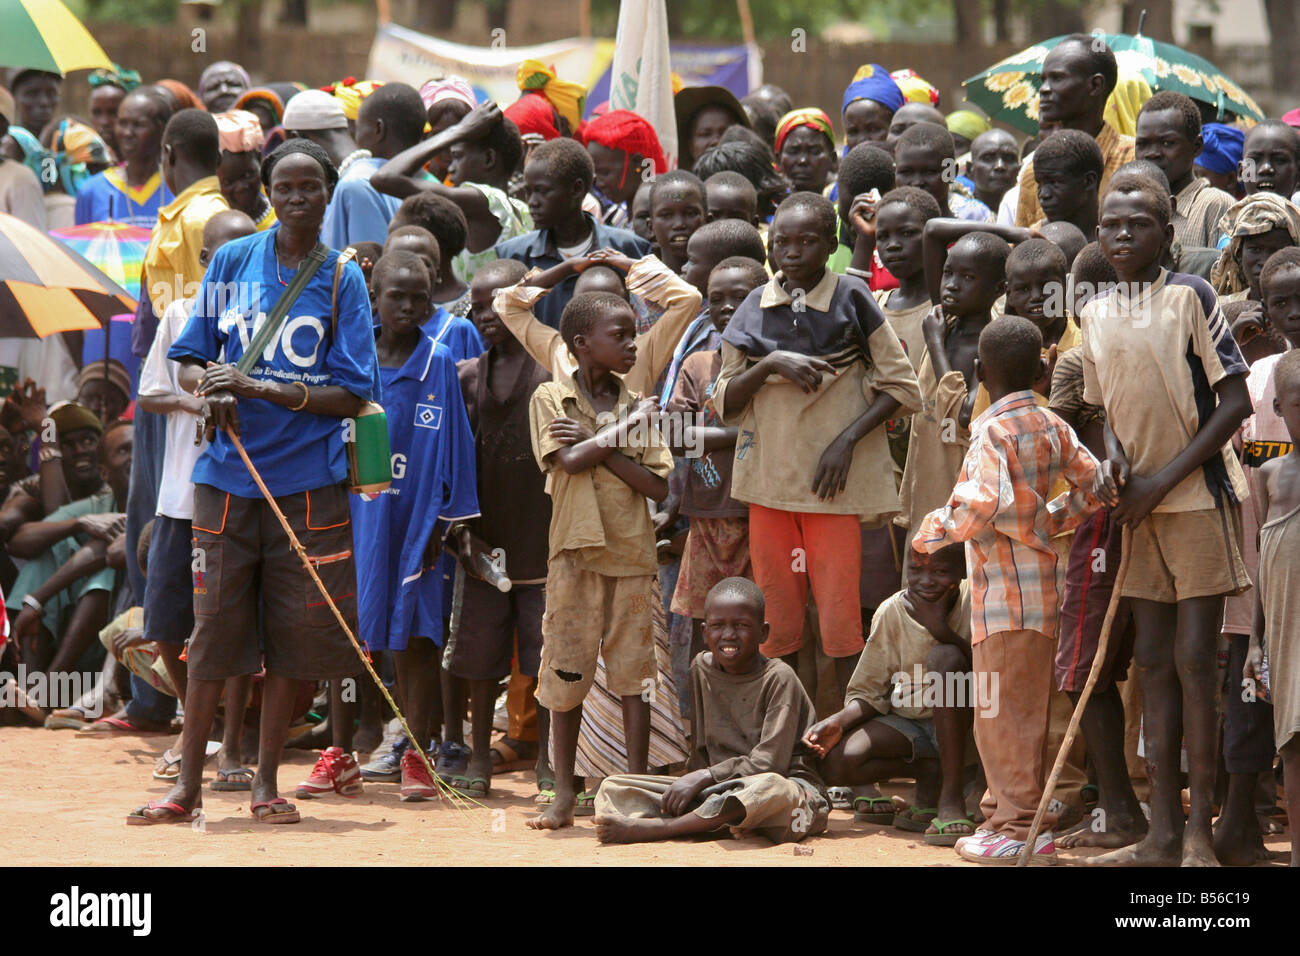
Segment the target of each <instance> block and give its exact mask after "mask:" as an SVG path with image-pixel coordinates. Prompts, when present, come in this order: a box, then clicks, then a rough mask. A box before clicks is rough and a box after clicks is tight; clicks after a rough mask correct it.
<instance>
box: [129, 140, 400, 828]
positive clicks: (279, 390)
mask: <svg viewBox="0 0 1300 956" xmlns="http://www.w3.org/2000/svg"><path fill="white" fill-rule="evenodd" d="M262 176H263V180H264V182H265V184H266V186H267V192H268V194H269V196H270V199H271V204H272V205H273V206H274V207H275V212H276V217H277V219H278V220H279V226H278V227H276V228H273V229H271V230H269V231H267V232H262V233H257V234H256V235H253V236H249V237H247V238H245V239H240V240H236V241H234V242H231V243H228V244H227V245H225V246H223V247H222V248H221V249H220V250H219V251H218V253H217V254H216V255H215V256H214V257H213V260H212V263H211V265H210V266H209V268H208V271H207V274H206V276H205V277H204V282H203V286H202V288H201V289H200V290H199V294H198V297H197V301H196V303H195V310H194V314H193V316H192V318H191V319H190V323H189V325H188V326H187V328H186V330H185V332H184V333H183V334H182V335H181V336H180V338H178V339H177V340H176V342H175V343H174V344H173V346H172V348H171V350H170V352H169V353H168V355H169V357H170V358H172V359H175V360H177V361H179V362H181V363H182V369H181V373H180V381H181V385H182V387H184V388H187V389H190V390H192V391H193V392H194V393H195V394H196V395H198V396H200V397H201V398H203V399H204V400H205V402H206V413H205V417H204V421H205V423H206V425H207V427H208V431H209V436H210V438H211V441H212V444H211V445H210V446H209V447H208V450H207V451H206V452H205V453H204V454H203V456H202V457H201V458H200V459H199V462H198V464H197V465H196V466H195V469H194V482H195V492H194V522H193V527H194V535H195V551H194V561H193V568H194V614H195V626H194V634H193V636H192V637H191V638H190V641H189V644H188V659H189V687H188V692H187V694H186V700H185V716H186V720H185V733H184V740H183V744H182V755H181V756H182V760H181V774H180V779H179V780H178V782H177V784H176V786H175V787H173V788H172V790H171V792H170V793H168V794H167V796H166V797H165V798H164V799H163V800H162V801H156V802H153V803H150V804H148V805H146V806H143V807H140V808H137V809H136V810H135V811H133V812H132V813H131V814H130V815H129V816H128V817H127V822H128V823H131V824H152V823H176V822H188V821H190V820H193V819H194V818H195V816H196V810H197V808H198V807H199V806H200V804H201V799H200V787H201V784H202V773H203V769H202V768H203V752H204V743H205V741H206V739H207V736H208V732H209V730H210V728H211V725H212V720H213V717H214V714H215V711H216V706H217V703H218V701H219V698H220V694H221V688H222V684H223V682H224V680H225V679H226V678H227V677H232V676H237V675H240V674H249V673H256V672H257V671H259V670H260V669H261V667H262V661H263V657H264V658H265V666H266V685H265V697H264V702H263V707H262V725H261V738H260V746H259V756H258V767H257V770H258V772H257V776H256V777H255V778H254V780H253V789H252V806H251V809H252V812H253V814H254V817H255V818H256V819H257V820H258V821H259V822H264V823H296V822H298V820H299V815H298V811H297V810H296V809H295V808H294V806H293V805H292V804H290V803H288V802H287V801H285V800H284V798H282V797H279V796H278V795H277V781H276V776H277V771H278V769H279V763H280V756H281V752H282V750H283V747H284V742H285V739H286V737H287V734H288V729H289V719H290V716H291V714H290V708H291V706H292V701H293V697H294V685H295V682H296V681H300V680H325V679H330V680H333V681H334V682H335V684H336V685H337V684H340V683H346V681H345V680H344V679H346V678H349V677H352V676H353V675H355V674H357V673H358V672H359V671H360V669H361V663H360V661H359V660H358V657H357V653H356V651H355V650H354V648H353V646H352V644H351V642H350V641H349V639H348V637H347V634H346V632H345V630H344V629H343V627H342V626H340V624H339V622H338V620H337V619H336V617H335V616H334V612H333V610H332V609H331V607H330V605H329V603H328V602H327V601H326V600H325V599H324V597H323V596H322V594H321V593H320V591H319V590H318V588H317V586H316V584H315V582H314V581H313V580H312V577H311V575H309V573H308V572H307V570H306V568H304V566H303V564H302V562H301V560H300V559H299V557H298V556H297V555H296V554H294V552H293V550H292V548H291V545H290V542H289V539H288V537H287V536H286V535H285V533H284V530H283V528H282V527H281V525H280V524H279V519H278V518H277V516H276V513H275V510H276V509H277V508H278V510H279V511H280V512H282V513H283V514H284V515H285V516H286V518H287V519H288V521H289V523H290V525H291V527H292V529H293V531H294V533H295V534H296V536H297V538H298V540H300V541H301V542H302V545H303V546H304V548H305V551H306V554H307V558H308V560H309V561H310V563H311V565H312V567H313V568H314V570H315V572H316V575H317V576H318V577H319V578H320V579H321V580H322V581H323V582H324V584H325V586H326V587H327V588H328V590H329V592H330V594H331V596H332V597H333V600H334V602H335V603H336V604H337V605H338V607H339V608H340V610H341V611H342V613H343V615H344V616H345V618H346V619H347V620H348V622H349V625H350V626H352V627H354V628H355V621H356V598H355V586H356V576H355V575H356V573H355V568H354V564H353V558H352V528H351V524H350V519H349V511H348V500H347V491H346V488H345V487H344V485H343V480H344V477H345V475H346V473H347V461H346V457H345V444H344V443H345V441H347V440H349V437H350V436H349V434H348V433H349V429H350V426H351V424H352V423H351V421H350V419H351V418H352V416H355V415H356V414H357V413H358V412H359V411H360V410H361V408H362V406H363V405H364V404H365V402H366V401H370V400H375V399H377V398H378V397H379V396H378V393H379V380H378V366H377V362H376V358H375V346H374V338H373V333H372V331H371V318H370V306H369V301H368V298H367V295H366V290H365V283H364V280H363V278H362V275H361V271H360V269H359V268H358V267H353V266H351V265H348V266H347V267H345V268H344V269H343V270H341V273H340V275H339V277H338V281H337V282H335V275H334V273H335V264H336V263H337V261H338V253H336V252H334V251H332V250H329V249H326V248H325V247H324V246H322V245H321V244H320V242H319V235H320V227H321V220H322V219H323V217H324V213H325V206H326V204H327V203H328V202H329V198H330V195H331V193H332V191H333V188H334V185H335V183H336V182H337V181H338V173H337V170H336V169H335V167H334V164H333V163H332V162H330V160H329V157H328V156H326V154H325V152H324V150H322V149H320V147H318V146H316V145H315V144H313V143H309V142H307V141H304V140H291V141H289V142H287V143H285V144H284V145H282V146H281V147H280V148H279V149H277V150H276V151H275V152H274V153H272V154H271V156H270V157H268V159H267V161H266V164H265V165H264V166H263V171H262ZM268 311H269V315H266V314H264V313H266V312H268ZM335 316H336V317H337V318H336V319H335ZM245 352H248V353H251V354H252V355H256V356H257V358H256V359H253V360H250V361H241V358H242V356H244V354H245ZM218 360H222V361H224V362H226V363H232V362H233V363H236V364H218ZM232 435H236V436H239V437H240V438H241V439H242V445H243V447H244V448H246V449H247V453H248V455H249V457H250V458H251V460H252V461H253V462H255V463H256V465H257V468H258V469H259V471H260V473H261V475H262V478H263V480H264V482H265V485H266V487H267V488H268V490H269V492H270V494H271V495H272V497H273V499H274V504H275V508H273V507H272V505H271V503H270V502H267V501H265V500H263V497H262V493H261V491H260V490H259V486H258V484H257V482H256V481H255V479H254V478H253V476H252V475H251V474H250V473H249V470H248V468H247V467H246V466H245V464H244V461H243V460H242V456H241V455H240V453H239V452H240V448H239V447H238V446H237V444H236V442H235V441H234V440H233V439H232V437H231V436H232ZM354 691H355V688H354ZM354 699H355V693H354ZM348 723H349V724H350V723H351V722H350V721H348ZM333 749H334V748H331V750H333ZM327 754H328V752H327ZM333 756H334V760H333V762H332V766H333V770H334V771H336V776H337V777H338V778H339V779H340V780H351V777H352V775H353V774H354V773H355V759H354V758H353V757H352V755H351V754H349V753H343V752H342V749H341V748H340V753H339V754H337V755H333ZM357 780H359V776H358V777H357ZM339 789H340V792H342V791H343V789H344V788H343V787H340V788H339Z"/></svg>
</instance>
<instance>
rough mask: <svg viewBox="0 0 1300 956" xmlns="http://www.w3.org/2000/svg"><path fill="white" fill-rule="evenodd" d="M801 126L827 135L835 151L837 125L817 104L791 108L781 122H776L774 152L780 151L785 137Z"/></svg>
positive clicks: (773, 142)
mask: <svg viewBox="0 0 1300 956" xmlns="http://www.w3.org/2000/svg"><path fill="white" fill-rule="evenodd" d="M800 126H807V127H808V128H809V129H815V130H816V131H817V132H819V133H821V134H822V135H823V136H825V137H826V139H827V141H828V142H829V143H830V148H831V151H832V152H834V150H835V127H833V126H832V125H831V118H830V117H829V116H827V115H826V114H825V113H824V112H823V111H822V110H819V109H817V107H815V106H805V107H804V108H802V109H797V110H791V111H790V112H788V113H786V114H785V115H784V116H782V117H781V122H779V123H777V124H776V136H775V137H774V138H773V140H772V147H773V150H774V152H777V153H780V152H781V146H782V144H783V143H785V138H786V137H787V136H789V135H790V133H791V132H792V131H793V130H796V129H798V128H799V127H800Z"/></svg>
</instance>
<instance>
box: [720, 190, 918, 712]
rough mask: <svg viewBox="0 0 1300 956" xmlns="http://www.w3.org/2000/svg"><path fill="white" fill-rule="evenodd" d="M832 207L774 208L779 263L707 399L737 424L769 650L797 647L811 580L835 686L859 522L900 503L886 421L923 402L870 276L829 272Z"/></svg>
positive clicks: (808, 197)
mask: <svg viewBox="0 0 1300 956" xmlns="http://www.w3.org/2000/svg"><path fill="white" fill-rule="evenodd" d="M836 224H837V223H836V218H835V207H834V206H833V205H832V204H831V203H830V202H829V200H826V199H824V198H823V197H821V196H818V195H816V194H814V193H806V192H805V193H795V194H794V195H793V196H791V197H790V198H789V199H786V200H785V201H784V202H783V203H782V204H781V205H780V207H778V209H777V214H776V217H775V218H774V219H773V224H772V242H771V257H772V260H773V264H774V265H775V266H777V267H778V268H779V270H780V271H778V272H777V274H776V275H775V276H774V277H773V278H772V279H771V281H769V282H768V283H767V284H766V285H764V286H762V287H761V288H759V289H755V290H754V291H753V292H751V293H750V295H749V297H748V298H746V299H745V301H744V303H743V304H742V305H741V306H740V308H738V309H737V310H736V314H735V316H734V317H733V318H732V320H731V323H730V324H729V325H728V326H727V330H726V332H724V333H723V336H722V369H721V371H720V372H719V373H718V378H717V382H716V383H715V385H714V393H713V402H714V406H715V407H716V408H717V410H718V414H719V417H720V418H721V419H722V421H723V423H724V424H726V425H737V426H739V428H740V434H739V437H738V439H737V442H736V455H735V466H734V470H733V472H732V496H733V497H734V498H736V499H737V500H739V501H744V502H747V503H748V504H749V526H750V542H751V547H750V550H751V556H752V558H753V563H754V578H755V580H756V581H757V582H758V583H759V586H760V587H761V588H763V591H764V593H765V595H766V596H767V598H768V600H769V606H768V610H769V621H770V623H771V625H772V629H771V635H770V637H769V638H768V640H767V642H766V643H765V645H764V648H765V649H764V653H765V654H768V655H769V656H773V657H776V656H782V655H793V654H794V653H795V652H797V651H798V650H799V649H800V647H802V645H803V631H804V616H805V610H806V603H807V597H808V589H809V587H811V589H812V592H813V594H814V595H815V597H816V600H817V609H818V616H819V619H820V623H821V638H822V646H823V648H824V649H825V651H826V653H827V654H828V655H829V656H831V657H833V658H835V659H836V665H835V666H836V674H837V676H838V678H839V685H840V689H841V691H842V690H843V688H844V686H845V685H846V684H847V682H848V677H849V675H850V674H851V673H852V670H853V659H854V656H855V655H856V654H857V653H858V652H859V651H861V650H862V621H861V608H860V605H859V597H858V583H859V572H860V569H861V534H860V522H861V523H864V524H868V525H871V526H874V525H878V524H880V523H881V522H884V521H886V520H888V519H889V518H890V517H892V516H893V515H894V514H897V512H898V500H897V491H896V490H895V485H894V477H893V465H892V463H891V460H890V456H889V450H888V445H887V443H886V438H885V430H884V429H883V428H881V427H880V426H881V425H883V424H884V423H885V422H886V421H887V420H889V419H890V418H893V417H895V416H897V415H898V413H899V412H900V411H901V410H902V409H904V408H907V409H914V408H916V407H918V406H919V404H920V395H919V392H918V388H917V384H916V375H915V373H914V372H913V371H912V366H911V364H910V363H909V362H908V360H907V355H906V354H905V353H904V352H903V348H902V346H901V345H900V344H899V341H898V336H897V334H895V332H894V330H893V329H892V328H891V327H890V325H889V323H888V322H887V321H885V317H884V316H883V315H882V314H881V312H880V308H879V306H877V305H876V303H875V300H874V299H873V298H872V297H871V293H870V291H869V290H868V289H867V286H866V283H864V282H863V281H862V280H861V279H858V278H856V277H855V276H838V275H836V274H835V273H833V272H830V271H828V270H827V268H826V261H827V259H828V258H829V256H830V254H831V251H832V250H833V249H834V247H835V243H836Z"/></svg>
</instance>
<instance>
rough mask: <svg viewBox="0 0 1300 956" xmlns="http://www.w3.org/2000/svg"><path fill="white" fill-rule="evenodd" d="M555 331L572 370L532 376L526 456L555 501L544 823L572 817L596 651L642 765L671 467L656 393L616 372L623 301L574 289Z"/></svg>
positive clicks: (632, 764)
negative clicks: (551, 779) (658, 532)
mask: <svg viewBox="0 0 1300 956" xmlns="http://www.w3.org/2000/svg"><path fill="white" fill-rule="evenodd" d="M560 330H561V332H560V334H561V335H562V336H563V337H564V342H565V345H567V346H568V348H569V351H570V353H571V354H572V356H573V357H574V358H575V359H576V360H577V363H578V368H577V370H576V371H575V372H572V373H565V372H560V373H559V374H557V375H556V377H555V379H554V380H553V381H550V382H545V383H543V384H542V385H540V386H538V388H537V391H536V392H534V393H533V397H532V400H531V404H530V406H529V423H530V426H531V431H532V443H533V454H534V455H535V456H536V458H537V462H538V464H539V465H540V466H541V468H542V470H543V471H545V472H546V473H547V483H548V490H549V491H550V494H551V501H552V506H553V511H552V515H551V530H550V554H549V557H548V564H547V575H546V591H547V609H546V615H545V617H544V618H543V621H542V660H541V666H540V671H541V673H540V675H539V678H538V687H537V702H538V704H539V705H541V706H543V707H546V708H547V709H548V710H550V711H551V727H552V739H553V743H554V746H553V753H554V758H555V776H556V787H555V800H554V802H553V803H552V804H551V805H550V806H549V807H548V808H547V809H546V810H545V811H544V812H543V813H542V814H541V815H539V816H538V817H537V818H535V819H533V820H530V821H529V823H528V825H529V826H530V827H532V828H534V829H547V830H553V829H557V828H559V827H565V826H571V825H572V823H573V811H574V808H575V806H576V804H577V794H576V792H575V788H574V781H573V763H574V757H575V754H576V751H577V746H578V730H579V727H580V725H581V722H582V701H583V698H585V697H586V695H587V691H588V690H589V689H590V687H591V684H592V681H593V679H594V678H595V670H596V658H597V655H600V656H601V657H603V659H604V662H605V670H606V674H607V675H608V686H609V689H610V690H611V691H612V692H613V693H615V694H617V695H618V696H620V697H621V698H622V699H623V735H624V738H625V740H626V742H627V752H628V771H629V772H630V773H645V772H646V770H647V766H646V761H647V749H648V747H649V743H650V723H649V717H650V708H649V706H648V704H647V701H646V699H643V694H644V692H645V691H646V689H647V687H649V688H653V687H654V681H655V674H656V665H655V651H654V642H653V638H652V632H651V628H652V619H651V610H650V604H651V601H653V600H654V593H653V589H652V583H653V581H654V580H655V574H656V572H657V570H658V564H657V561H656V558H655V539H654V530H653V528H652V527H651V524H650V511H649V508H648V506H647V503H646V501H645V499H646V498H649V499H651V500H653V501H659V500H661V499H663V497H664V496H665V495H666V494H667V493H668V482H667V481H666V480H665V479H666V478H667V475H668V473H669V472H670V471H671V470H672V455H671V454H670V452H669V451H668V447H667V445H666V444H665V443H664V442H663V440H662V439H661V438H660V437H659V433H658V429H657V427H656V426H655V424H654V422H653V418H652V415H653V412H654V410H655V407H656V406H655V403H654V402H653V400H644V399H642V400H637V399H635V398H634V397H633V395H632V393H631V392H629V391H628V388H627V386H626V385H625V384H624V382H623V379H622V378H621V377H620V375H621V373H626V372H628V371H631V369H632V367H633V365H634V364H635V362H636V329H635V317H634V315H633V313H632V309H631V307H630V306H629V305H628V304H627V303H626V302H624V301H623V300H622V299H619V298H618V297H616V296H613V295H610V294H608V293H600V292H588V293H581V294H579V295H576V296H574V297H573V299H572V300H570V302H569V304H568V305H566V306H565V308H564V314H563V316H562V317H561V320H560ZM610 419H614V420H613V421H612V422H610V423H609V424H603V423H604V422H606V421H609V420H610ZM602 425H603V427H602ZM597 428H599V434H597V433H596V431H597Z"/></svg>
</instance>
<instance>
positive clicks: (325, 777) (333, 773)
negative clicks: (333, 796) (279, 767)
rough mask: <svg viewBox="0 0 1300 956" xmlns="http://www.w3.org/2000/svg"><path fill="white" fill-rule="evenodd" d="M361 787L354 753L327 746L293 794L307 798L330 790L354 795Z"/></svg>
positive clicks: (345, 794)
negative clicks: (346, 752)
mask: <svg viewBox="0 0 1300 956" xmlns="http://www.w3.org/2000/svg"><path fill="white" fill-rule="evenodd" d="M362 789H363V786H362V783H361V768H360V767H359V766H357V758H356V755H355V754H345V753H344V752H343V748H342V747H328V748H326V749H325V750H322V751H321V752H320V757H319V758H318V759H317V761H316V766H314V767H312V770H311V776H309V777H308V778H307V779H306V780H304V781H303V782H302V783H300V784H298V789H297V790H296V791H295V794H296V796H298V797H299V798H300V799H308V800H309V799H311V798H312V797H319V796H321V795H322V794H326V793H329V792H330V791H331V790H332V791H334V792H335V793H337V794H338V795H339V796H341V797H355V796H358V795H360V793H361V791H362Z"/></svg>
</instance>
